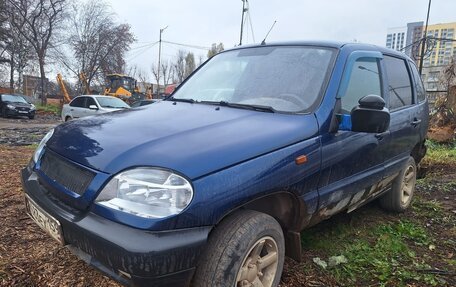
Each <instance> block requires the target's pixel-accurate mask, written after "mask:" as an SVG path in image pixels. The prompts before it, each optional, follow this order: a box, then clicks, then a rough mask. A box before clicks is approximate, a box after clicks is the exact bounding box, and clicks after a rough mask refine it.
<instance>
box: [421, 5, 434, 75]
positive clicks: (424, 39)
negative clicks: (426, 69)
mask: <svg viewBox="0 0 456 287" xmlns="http://www.w3.org/2000/svg"><path fill="white" fill-rule="evenodd" d="M431 1H432V0H429V4H428V10H427V16H426V26H425V27H424V36H423V39H422V41H423V43H421V52H420V75H422V72H423V61H424V50H425V45H426V39H427V29H428V22H429V11H431Z"/></svg>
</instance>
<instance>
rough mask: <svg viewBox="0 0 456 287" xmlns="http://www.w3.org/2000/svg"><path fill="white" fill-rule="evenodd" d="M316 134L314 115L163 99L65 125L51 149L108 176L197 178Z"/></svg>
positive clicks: (57, 130) (62, 126)
mask: <svg viewBox="0 0 456 287" xmlns="http://www.w3.org/2000/svg"><path fill="white" fill-rule="evenodd" d="M317 132H318V127H317V123H316V119H315V117H314V116H313V115H286V114H279V113H267V112H259V111H252V110H244V109H235V108H229V107H217V106H213V105H204V104H190V103H182V102H177V103H173V102H171V101H162V102H158V103H155V104H153V105H149V106H144V107H139V108H135V109H129V110H122V111H118V112H114V113H109V114H103V115H99V116H93V117H87V118H84V119H80V120H76V121H71V122H67V123H64V124H61V125H60V126H58V127H57V128H56V129H55V132H54V135H53V136H52V138H51V139H50V140H49V141H48V143H47V145H46V146H47V148H49V149H51V150H53V151H55V152H57V153H58V154H60V155H62V156H64V157H66V158H69V159H70V160H72V161H75V162H77V163H79V164H82V165H85V166H88V167H90V168H93V169H96V170H99V171H102V172H106V173H111V174H115V173H117V172H119V171H121V170H125V169H128V168H132V167H137V166H156V167H161V168H168V169H172V170H175V171H177V172H180V173H182V174H184V175H186V176H187V177H189V178H191V179H194V178H197V177H201V176H203V175H205V174H208V173H212V172H214V171H217V170H220V169H223V168H225V167H227V166H231V165H234V164H236V163H239V162H242V161H245V160H248V159H251V158H254V157H257V156H259V155H262V154H265V153H267V152H270V151H273V150H276V149H280V148H282V147H285V146H287V145H291V144H293V143H296V142H299V141H302V140H304V139H307V138H310V137H312V136H314V135H316V134H317Z"/></svg>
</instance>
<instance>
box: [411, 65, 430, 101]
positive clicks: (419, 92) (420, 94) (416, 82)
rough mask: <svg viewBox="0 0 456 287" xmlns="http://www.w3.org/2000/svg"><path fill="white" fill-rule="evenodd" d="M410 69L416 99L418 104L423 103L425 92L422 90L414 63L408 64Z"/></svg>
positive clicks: (421, 82) (421, 83) (422, 86)
mask: <svg viewBox="0 0 456 287" xmlns="http://www.w3.org/2000/svg"><path fill="white" fill-rule="evenodd" d="M409 63H410V68H411V70H412V75H413V82H414V87H415V91H416V98H417V100H418V102H419V103H421V102H423V101H424V100H425V99H426V90H425V89H424V85H423V81H422V80H421V77H420V73H418V69H417V68H416V65H415V63H413V62H410V61H409Z"/></svg>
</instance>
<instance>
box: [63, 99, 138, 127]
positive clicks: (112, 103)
mask: <svg viewBox="0 0 456 287" xmlns="http://www.w3.org/2000/svg"><path fill="white" fill-rule="evenodd" d="M128 108H130V106H129V105H128V104H126V103H125V102H124V101H122V100H121V99H119V98H115V97H111V96H101V95H82V96H78V97H76V98H74V99H73V100H72V101H71V102H70V103H69V104H66V105H63V108H62V120H63V121H65V122H66V121H69V120H72V119H76V118H82V117H87V116H93V115H99V114H104V113H109V112H113V111H118V110H121V109H128Z"/></svg>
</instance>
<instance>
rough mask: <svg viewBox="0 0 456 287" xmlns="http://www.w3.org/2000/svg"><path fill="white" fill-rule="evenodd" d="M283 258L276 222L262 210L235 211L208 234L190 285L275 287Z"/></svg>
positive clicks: (282, 243) (283, 249)
mask: <svg viewBox="0 0 456 287" xmlns="http://www.w3.org/2000/svg"><path fill="white" fill-rule="evenodd" d="M284 258H285V243H284V238H283V232H282V228H281V227H280V224H279V223H278V222H277V221H276V220H275V219H274V218H273V217H271V216H269V215H267V214H264V213H260V212H256V211H251V210H243V211H239V212H237V213H235V214H233V215H230V216H229V217H228V218H226V219H224V220H223V221H222V222H221V223H220V224H219V225H218V226H216V227H215V230H214V231H213V232H212V233H211V235H210V237H209V242H208V247H207V248H206V250H205V252H204V253H203V255H202V258H201V259H200V261H199V264H198V266H197V268H196V272H195V277H194V278H193V286H205V287H209V286H223V287H225V286H226V287H233V286H236V287H257V286H259V287H275V286H277V285H278V284H279V281H280V276H281V274H282V269H283V262H284Z"/></svg>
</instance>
